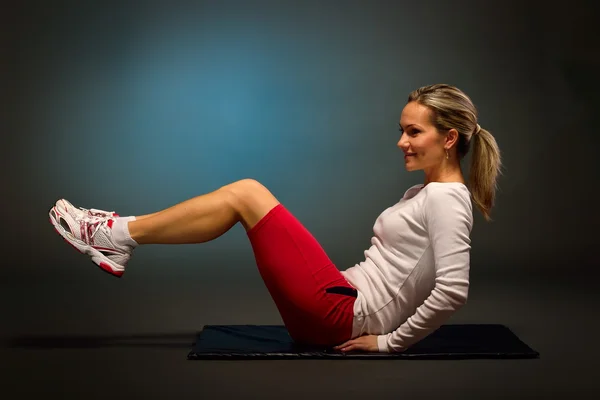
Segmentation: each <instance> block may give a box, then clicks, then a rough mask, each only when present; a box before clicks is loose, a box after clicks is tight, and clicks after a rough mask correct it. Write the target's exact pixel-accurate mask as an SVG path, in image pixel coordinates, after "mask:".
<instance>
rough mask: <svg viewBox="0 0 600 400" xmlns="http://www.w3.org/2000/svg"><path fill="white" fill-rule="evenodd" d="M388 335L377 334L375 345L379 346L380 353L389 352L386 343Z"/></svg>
mask: <svg viewBox="0 0 600 400" xmlns="http://www.w3.org/2000/svg"><path fill="white" fill-rule="evenodd" d="M388 336H389V335H379V336H377V347H378V348H379V352H380V353H389V348H388V344H387V339H388Z"/></svg>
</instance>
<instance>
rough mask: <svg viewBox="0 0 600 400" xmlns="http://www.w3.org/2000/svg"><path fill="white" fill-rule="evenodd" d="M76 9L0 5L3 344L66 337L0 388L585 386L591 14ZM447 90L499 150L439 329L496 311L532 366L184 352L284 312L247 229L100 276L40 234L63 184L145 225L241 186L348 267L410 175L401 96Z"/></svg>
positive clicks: (417, 392)
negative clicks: (214, 334)
mask: <svg viewBox="0 0 600 400" xmlns="http://www.w3.org/2000/svg"><path fill="white" fill-rule="evenodd" d="M82 3H83V2H52V4H50V2H48V3H47V4H45V3H44V4H43V3H42V2H39V3H37V2H20V3H19V5H18V6H17V5H12V6H3V11H2V12H1V13H0V14H2V28H1V29H2V39H4V42H5V45H4V46H3V48H4V51H3V52H2V63H1V64H0V67H1V68H2V70H1V71H2V75H1V76H2V91H1V93H2V94H1V103H0V105H1V106H2V107H1V108H2V111H1V114H0V115H2V128H3V129H2V135H1V136H0V138H1V139H0V140H2V143H1V144H2V146H1V148H2V152H3V155H2V157H1V159H0V162H1V163H2V169H1V171H2V172H1V173H2V178H3V182H4V185H3V187H4V191H3V196H2V197H1V198H2V205H3V209H4V210H6V212H5V213H4V221H5V224H6V225H5V226H6V227H7V229H6V231H5V233H6V235H3V237H4V240H3V244H2V246H3V254H4V260H9V261H8V262H4V263H2V264H3V265H2V268H0V279H1V280H0V290H1V293H0V300H1V305H0V309H1V310H2V318H1V324H0V328H1V329H0V332H1V333H2V337H3V338H5V339H8V340H9V342H8V343H10V339H14V338H19V337H23V335H41V336H42V337H44V335H46V336H48V335H58V336H59V337H63V338H66V339H65V340H66V341H65V343H66V344H65V343H63V345H62V346H63V348H60V349H59V348H57V347H61V346H59V345H57V344H56V342H53V343H54V344H48V345H42V346H41V348H36V347H29V348H27V347H26V348H14V347H12V348H11V347H10V346H4V347H3V348H2V349H1V350H0V368H1V370H0V372H1V376H2V378H0V379H1V380H2V387H3V389H1V390H2V391H5V392H6V391H7V392H8V393H11V394H16V395H18V398H28V397H32V396H36V395H40V394H43V395H48V394H58V395H59V396H61V397H63V398H66V397H73V398H85V399H90V398H103V399H105V398H107V397H108V396H111V397H117V398H120V397H126V396H127V397H131V396H136V397H144V398H188V397H189V398H196V397H198V396H200V397H201V398H202V396H208V395H211V394H220V395H236V396H237V397H240V398H256V397H260V398H271V397H277V398H281V397H282V396H291V395H296V394H297V395H299V396H311V397H320V396H323V397H325V398H331V397H336V396H339V397H345V398H354V397H356V398H358V397H361V398H363V397H365V396H369V395H376V396H378V397H379V398H397V397H399V396H401V395H402V396H408V395H410V397H411V398H429V397H433V396H440V395H441V392H440V390H443V391H444V394H443V395H444V396H445V397H452V398H454V397H456V398H458V397H463V396H465V395H468V394H474V395H475V396H474V397H477V398H496V397H497V398H506V397H510V398H526V397H530V396H533V395H540V396H541V397H542V398H549V397H553V396H555V395H556V396H565V395H568V396H576V397H577V398H583V397H587V394H586V393H587V392H589V391H590V390H594V389H596V388H597V387H598V385H597V383H596V381H597V379H596V381H594V379H593V377H594V376H596V377H597V367H596V369H595V371H596V373H594V370H593V369H590V368H587V366H586V363H587V361H588V360H589V361H590V362H591V361H592V360H593V359H594V357H595V356H597V355H598V350H597V349H595V346H594V340H596V338H597V337H598V334H600V331H599V330H598V328H596V326H595V324H594V317H595V316H596V315H597V311H596V310H597V306H598V305H599V304H600V301H599V296H598V289H597V287H596V286H595V285H594V283H593V281H592V279H593V278H597V277H598V273H597V267H598V266H599V263H598V261H597V254H596V253H594V252H593V251H592V250H593V247H592V246H593V245H596V242H597V238H598V234H597V227H598V223H599V222H600V220H599V218H598V213H597V211H596V210H595V202H594V200H595V199H596V196H595V189H596V187H595V185H594V184H595V183H596V182H598V175H599V174H598V167H597V165H596V162H595V156H596V155H597V153H598V148H599V145H600V139H599V136H598V135H597V134H596V133H597V132H595V131H596V126H597V121H596V119H597V118H595V113H596V110H597V109H598V106H600V102H599V100H598V99H599V98H598V95H597V93H598V91H599V90H600V84H599V83H598V78H597V73H598V71H599V67H600V56H599V54H600V53H599V47H598V37H597V36H598V35H597V32H595V28H596V25H595V24H597V15H594V13H593V11H592V7H591V2H584V1H571V2H569V3H568V4H566V5H564V6H563V7H561V8H551V7H550V6H549V5H547V4H546V3H544V2H534V1H502V2H495V4H494V5H493V6H492V5H488V4H484V2H478V1H474V0H472V1H464V0H461V1H452V2H444V1H437V2H435V1H418V2H408V1H394V2H391V1H390V2H387V1H370V2H367V1H362V2H358V1H346V2H339V1H338V2H334V1H327V2H326V1H322V2H313V1H302V2H301V1H294V2H292V1H271V2H262V1H261V2H259V1H236V2H234V1H212V2H211V1H204V2H188V3H183V2H180V3H171V4H169V5H167V3H166V2H162V3H160V2H130V3H129V4H128V5H123V4H121V3H118V2H97V3H95V4H91V3H89V2H88V3H87V4H85V5H84V4H82ZM441 82H443V83H450V84H453V85H456V86H458V87H460V88H461V89H463V90H464V91H465V92H466V93H467V94H468V95H469V96H471V97H472V99H473V100H474V102H475V104H476V106H477V107H478V110H479V113H480V124H481V125H482V126H483V127H485V128H486V129H488V130H490V131H491V132H492V133H493V134H494V135H495V137H496V139H497V141H498V144H499V146H500V148H501V150H502V152H503V160H504V170H503V172H504V174H503V175H502V177H501V178H500V181H499V185H500V190H499V192H498V197H497V206H496V208H495V209H494V213H493V218H494V222H493V223H485V222H484V220H483V218H482V216H481V214H479V213H477V214H476V215H475V226H474V229H473V233H472V240H473V243H472V244H473V250H472V266H471V271H472V274H471V281H472V289H471V293H470V299H469V304H468V305H467V306H466V307H465V308H464V309H463V310H461V312H460V313H458V314H457V315H456V316H455V317H454V318H453V322H457V323H460V322H468V323H502V324H506V325H508V326H509V327H510V328H511V329H513V330H514V331H515V332H516V333H517V334H518V335H519V336H520V337H521V338H522V339H523V340H524V341H526V342H527V343H528V344H529V345H531V346H532V347H533V348H535V349H536V350H538V351H540V352H541V354H542V358H541V359H540V360H527V361H502V362H500V361H461V362H427V361H424V362H420V361H411V362H398V361H396V362H386V361H376V362H362V361H356V362H355V361H351V362H343V363H336V362H328V361H319V362H314V361H294V362H290V361H287V362H278V361H265V362H229V363H221V362H212V363H203V362H195V363H194V362H187V361H186V360H185V357H186V355H187V352H188V350H189V349H190V348H191V346H190V344H189V343H190V342H191V341H192V340H193V337H194V332H196V331H197V330H199V329H201V327H202V326H203V325H204V324H221V323H222V324H271V323H280V322H281V321H280V318H279V315H278V314H277V310H276V308H275V306H274V304H273V303H272V302H271V299H270V297H269V295H268V293H267V291H266V289H265V288H264V285H263V283H262V281H261V279H260V277H259V275H258V273H257V271H256V268H255V266H254V259H253V255H252V251H251V248H250V245H249V242H248V241H247V239H246V235H245V233H244V231H243V229H242V228H241V226H236V227H235V228H233V229H232V230H231V231H230V232H229V233H228V234H227V235H225V236H223V237H221V238H219V239H218V240H216V241H214V242H211V243H207V244H204V245H198V246H152V247H145V248H140V249H138V250H137V251H136V255H135V257H134V258H133V260H132V261H131V263H130V265H129V268H128V271H127V274H126V275H125V276H124V277H123V278H122V279H121V280H116V279H115V278H113V277H111V276H108V275H106V274H104V273H102V272H101V271H100V270H99V269H98V268H95V267H94V266H93V265H92V264H91V263H90V262H89V261H88V260H86V258H85V257H84V256H82V255H80V254H78V253H77V252H75V251H73V250H72V249H71V248H69V247H68V246H66V245H65V244H64V242H63V241H62V240H61V239H60V238H59V237H58V236H57V235H56V233H54V231H53V229H52V227H51V226H50V224H49V223H48V217H47V212H48V209H49V208H50V207H51V206H52V205H53V203H54V202H55V201H56V200H57V199H58V198H61V197H64V198H67V199H69V200H71V201H72V202H73V203H74V204H76V205H81V206H84V207H94V208H101V209H110V210H117V211H118V212H120V213H121V214H124V215H131V214H133V215H139V214H143V213H148V212H153V211H156V210H159V209H162V208H165V207H167V206H170V205H172V204H175V203H177V202H179V201H182V200H185V199H187V198H190V197H193V196H196V195H198V194H202V193H205V192H208V191H212V190H214V189H217V188H218V187H220V186H222V185H223V184H226V183H229V182H232V181H235V180H238V179H242V178H246V177H251V178H254V179H257V180H259V181H261V182H263V183H264V184H265V185H266V186H267V187H269V188H270V189H271V190H272V192H273V193H274V194H275V195H276V196H277V197H278V198H279V199H280V200H281V201H282V202H283V203H284V204H285V205H286V206H287V207H288V208H289V209H290V210H291V211H292V212H293V213H294V214H295V215H296V216H297V217H298V218H299V219H300V220H301V221H302V222H303V223H304V224H305V226H306V227H307V228H308V229H309V230H310V231H311V232H312V233H313V234H314V235H315V237H316V238H317V239H318V240H319V241H320V242H321V244H322V245H323V247H324V248H325V250H326V251H327V252H328V254H329V255H330V257H331V258H332V259H333V260H334V261H335V262H336V264H337V265H338V267H339V268H340V269H346V268H348V267H350V266H352V265H354V264H355V263H357V262H359V261H361V260H362V259H363V251H364V250H365V249H366V248H367V247H368V245H369V240H370V238H371V235H372V226H373V223H374V221H375V219H376V218H377V216H378V215H379V213H380V212H381V211H383V210H384V209H385V208H386V207H388V206H390V205H392V204H393V203H395V202H396V201H398V199H399V198H400V197H401V196H402V195H403V193H404V191H405V190H406V189H407V188H408V187H410V186H411V185H414V184H417V183H421V182H422V180H423V175H422V172H415V173H407V172H406V171H405V170H404V166H403V159H402V155H401V152H400V150H399V149H398V148H397V147H396V142H397V141H398V139H399V132H398V130H397V124H398V118H399V115H400V112H401V110H402V107H403V106H404V104H405V102H406V98H407V95H408V93H409V92H410V91H411V90H413V89H416V88H418V87H420V86H423V85H427V84H431V83H441ZM467 161H468V160H467ZM467 165H468V164H467ZM465 173H467V170H466V169H465ZM467 175H468V173H467ZM593 324H594V325H593ZM74 335H84V336H85V337H86V338H87V339H85V340H81V341H79V342H77V343H75V342H73V341H69V340H68V338H69V337H71V336H74ZM114 335H124V336H121V337H125V338H128V339H127V340H126V342H127V343H125V344H123V343H121V344H120V345H118V346H116V345H114V339H115V336H114ZM135 335H147V337H146V338H145V339H144V338H141V337H139V336H135ZM48 337H49V336H48ZM64 347H66V348H64ZM81 347H84V348H81Z"/></svg>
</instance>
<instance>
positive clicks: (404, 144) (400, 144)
mask: <svg viewBox="0 0 600 400" xmlns="http://www.w3.org/2000/svg"><path fill="white" fill-rule="evenodd" d="M408 144H409V143H408V140H407V138H406V133H403V134H402V136H400V140H398V143H397V144H396V146H398V147H399V148H400V149H401V150H404V151H406V150H408Z"/></svg>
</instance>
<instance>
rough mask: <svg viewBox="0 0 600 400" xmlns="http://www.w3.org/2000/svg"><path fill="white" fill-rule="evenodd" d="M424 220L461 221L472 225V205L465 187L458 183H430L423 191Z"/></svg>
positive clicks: (469, 194)
mask: <svg viewBox="0 0 600 400" xmlns="http://www.w3.org/2000/svg"><path fill="white" fill-rule="evenodd" d="M422 190H423V211H424V214H425V219H426V220H427V219H430V220H431V219H432V218H433V219H443V220H463V221H466V222H468V223H469V224H471V223H472V217H473V205H472V202H471V193H470V192H469V189H468V188H467V186H465V185H464V184H462V183H459V182H445V183H441V182H432V183H429V184H428V185H426V186H425V187H424V188H423V189H422Z"/></svg>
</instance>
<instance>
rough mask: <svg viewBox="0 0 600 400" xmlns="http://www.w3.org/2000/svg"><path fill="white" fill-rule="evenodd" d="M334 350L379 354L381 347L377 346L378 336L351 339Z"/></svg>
mask: <svg viewBox="0 0 600 400" xmlns="http://www.w3.org/2000/svg"><path fill="white" fill-rule="evenodd" d="M334 349H335V350H340V351H342V352H344V353H345V352H347V351H352V350H362V351H368V352H379V346H378V345H377V335H365V336H359V337H357V338H356V339H351V340H348V341H347V342H345V343H342V344H340V345H339V346H335V347H334Z"/></svg>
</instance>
